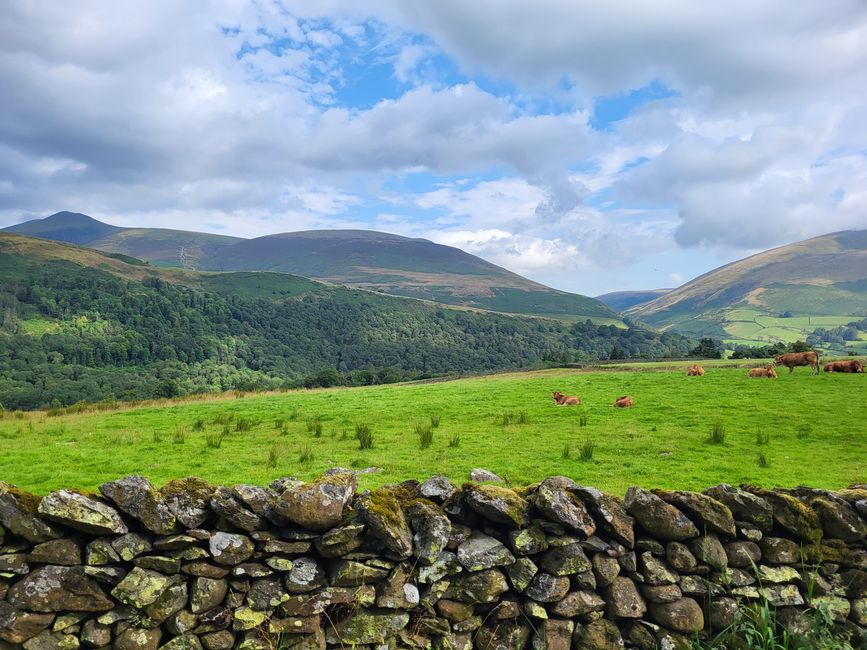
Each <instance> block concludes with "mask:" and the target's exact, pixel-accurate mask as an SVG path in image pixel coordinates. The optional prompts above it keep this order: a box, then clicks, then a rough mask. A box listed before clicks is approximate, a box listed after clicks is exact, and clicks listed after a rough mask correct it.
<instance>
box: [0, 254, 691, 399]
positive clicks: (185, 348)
mask: <svg viewBox="0 0 867 650" xmlns="http://www.w3.org/2000/svg"><path fill="white" fill-rule="evenodd" d="M318 286H319V287H320V288H319V289H317V290H316V291H311V292H309V293H306V294H305V295H301V296H296V297H292V298H279V297H278V299H272V298H263V297H251V296H243V295H220V294H218V293H210V292H206V291H202V290H199V289H195V288H191V287H187V286H182V285H177V284H172V283H169V282H166V281H164V280H162V279H160V278H158V277H151V278H144V279H142V280H141V281H131V280H129V279H124V278H120V277H117V276H116V275H114V274H112V273H110V272H108V271H105V270H101V269H98V268H92V267H85V266H78V265H75V264H72V263H69V262H65V261H48V262H41V263H38V264H36V263H30V264H28V265H27V271H26V273H18V274H17V277H14V278H9V277H7V279H6V280H3V281H2V283H0V325H2V327H0V332H2V333H0V405H2V406H3V407H5V408H7V409H33V408H43V407H48V406H52V405H53V406H58V405H69V404H73V403H76V402H79V401H87V402H91V401H99V400H106V399H108V400H111V399H124V400H126V399H145V398H150V397H163V396H165V397H170V396H176V395H184V394H189V393H196V392H209V391H224V390H232V389H236V390H254V389H267V388H281V387H301V386H317V385H325V386H328V385H335V384H349V385H360V384H374V383H388V382H393V381H400V380H404V379H411V378H420V377H430V376H436V375H446V374H452V373H468V372H484V371H492V370H501V369H510V368H527V367H537V366H542V365H553V364H563V363H573V362H580V361H584V360H591V359H606V358H636V357H642V358H658V357H664V356H679V355H683V354H685V353H687V352H688V351H689V349H690V348H691V347H692V346H691V344H690V341H689V340H688V339H685V338H684V337H681V336H679V335H676V334H660V333H658V332H655V331H652V330H648V329H645V328H643V327H640V326H632V327H630V328H629V329H624V328H618V327H615V326H608V325H595V324H593V323H592V322H590V321H586V322H580V323H575V324H570V323H563V322H559V321H554V320H545V319H532V318H516V317H510V316H500V315H497V314H491V313H482V312H471V311H461V310H456V309H447V308H439V307H437V306H436V305H432V304H429V303H424V302H421V301H414V300H407V299H400V298H392V297H388V296H379V295H374V294H371V293H367V292H361V291H354V290H351V289H343V288H336V287H326V286H324V285H318Z"/></svg>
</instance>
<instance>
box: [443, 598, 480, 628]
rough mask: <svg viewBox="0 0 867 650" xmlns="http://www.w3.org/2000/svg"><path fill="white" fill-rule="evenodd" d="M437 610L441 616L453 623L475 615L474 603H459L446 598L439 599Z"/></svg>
mask: <svg viewBox="0 0 867 650" xmlns="http://www.w3.org/2000/svg"><path fill="white" fill-rule="evenodd" d="M436 610H437V612H438V613H439V615H440V616H442V617H443V618H445V619H447V620H449V621H451V622H452V623H458V622H460V621H465V620H467V619H468V618H470V617H471V616H472V615H473V605H472V604H467V603H459V602H457V601H454V600H448V599H445V598H442V599H440V600H439V601H437V604H436Z"/></svg>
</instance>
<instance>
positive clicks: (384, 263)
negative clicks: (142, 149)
mask: <svg viewBox="0 0 867 650" xmlns="http://www.w3.org/2000/svg"><path fill="white" fill-rule="evenodd" d="M73 217H74V218H73ZM83 220H87V221H86V224H87V227H84V226H83V225H82V221H83ZM67 222H69V223H67ZM6 230H8V231H11V232H18V233H20V234H26V235H30V236H35V237H41V238H43V239H52V240H57V241H69V242H73V243H77V244H80V245H83V246H88V247H90V248H96V249H98V250H102V251H110V252H116V253H123V254H125V255H130V256H133V257H137V258H140V259H143V260H148V261H149V262H151V263H152V264H154V265H158V266H177V267H183V268H190V269H199V270H203V271H272V272H279V273H291V274H294V275H301V276H304V277H307V278H312V279H315V280H322V281H325V282H330V283H334V284H342V285H346V286H350V287H355V288H359V289H366V290H370V291H376V292H380V293H385V294H391V295H397V296H405V297H410V298H421V299H425V300H432V301H435V302H439V303H443V304H448V305H458V306H463V307H472V308H476V309H486V310H490V311H498V312H504V313H516V314H529V315H536V316H547V317H552V318H557V319H560V320H567V321H582V320H585V319H587V318H592V319H594V320H596V321H597V322H602V323H617V324H619V323H620V322H621V321H620V317H619V315H618V314H617V312H616V311H615V310H613V309H611V308H610V307H608V306H606V305H604V304H602V303H601V302H599V301H598V300H595V299H593V298H589V297H587V296H581V295H577V294H573V293H568V292H565V291H558V290H556V289H552V288H550V287H546V286H544V285H541V284H538V283H536V282H532V281H531V280H528V279H526V278H524V277H521V276H520V275H517V274H515V273H512V272H510V271H508V270H506V269H504V268H501V267H499V266H496V265H495V264H491V263H489V262H486V261H485V260H482V259H481V258H478V257H476V256H474V255H470V254H469V253H466V252H464V251H462V250H460V249H458V248H453V247H451V246H442V245H440V244H435V243H433V242H431V241H428V240H426V239H412V238H408V237H401V236H399V235H391V234H387V233H381V232H374V231H366V230H314V231H304V232H294V233H283V234H278V235H268V236H266V237H258V238H255V239H240V238H236V237H226V236H223V235H214V234H208V233H197V232H186V231H179V230H166V229H158V228H116V227H114V226H109V225H107V224H102V223H101V222H99V221H96V220H94V219H91V218H90V217H86V216H84V215H72V213H58V214H56V215H52V216H51V217H48V218H46V219H43V220H38V221H30V222H27V223H26V224H20V225H17V226H11V227H10V228H7V229H6ZM70 231H74V233H75V239H70V238H69V237H70ZM88 234H90V235H91V236H90V238H88Z"/></svg>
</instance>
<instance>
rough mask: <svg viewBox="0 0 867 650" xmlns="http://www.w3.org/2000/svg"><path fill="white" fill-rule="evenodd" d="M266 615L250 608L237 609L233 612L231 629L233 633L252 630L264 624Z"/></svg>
mask: <svg viewBox="0 0 867 650" xmlns="http://www.w3.org/2000/svg"><path fill="white" fill-rule="evenodd" d="M267 618H268V614H267V613H266V612H264V611H261V610H254V609H252V608H250V607H239V608H237V609H236V610H235V616H234V618H233V620H232V629H233V630H235V631H243V630H252V629H254V628H257V627H259V626H261V625H262V624H264V623H265V620H266V619H267Z"/></svg>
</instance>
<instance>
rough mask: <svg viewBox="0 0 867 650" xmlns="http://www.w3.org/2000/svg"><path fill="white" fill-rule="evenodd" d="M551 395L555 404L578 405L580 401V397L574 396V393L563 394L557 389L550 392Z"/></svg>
mask: <svg viewBox="0 0 867 650" xmlns="http://www.w3.org/2000/svg"><path fill="white" fill-rule="evenodd" d="M551 397H553V398H554V404H556V405H557V406H578V405H579V404H580V403H581V398H580V397H576V396H575V395H564V394H563V393H561V392H560V391H559V390H555V391H554V392H553V393H551Z"/></svg>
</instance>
